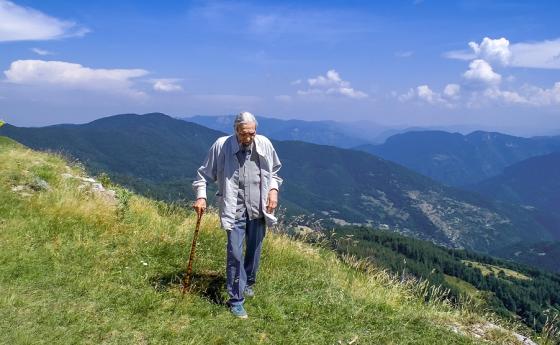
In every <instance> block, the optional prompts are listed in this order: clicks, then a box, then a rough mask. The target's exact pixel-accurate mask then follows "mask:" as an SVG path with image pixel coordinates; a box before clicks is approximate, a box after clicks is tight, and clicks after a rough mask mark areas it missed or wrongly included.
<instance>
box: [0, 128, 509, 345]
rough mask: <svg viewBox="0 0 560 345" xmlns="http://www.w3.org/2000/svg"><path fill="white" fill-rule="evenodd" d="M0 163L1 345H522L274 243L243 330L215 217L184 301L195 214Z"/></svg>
mask: <svg viewBox="0 0 560 345" xmlns="http://www.w3.org/2000/svg"><path fill="white" fill-rule="evenodd" d="M0 155H1V157H2V160H0V246H1V248H2V250H0V291H2V294H1V295H0V343H3V344H53V343H57V344H61V343H62V344H77V343H80V344H83V343H85V344H100V343H103V344H148V343H149V344H175V343H176V344H179V343H180V344H239V343H243V344H251V343H255V344H256V343H259V344H260V343H263V344H276V343H284V344H295V343H297V344H306V343H307V344H333V343H337V344H372V343H376V344H450V343H453V344H474V343H479V342H480V341H481V340H480V339H479V338H475V337H474V336H473V334H474V333H475V332H478V333H480V330H481V329H482V331H481V332H482V339H486V340H488V341H490V342H493V343H502V344H514V343H516V340H515V338H514V337H513V336H512V335H511V334H509V332H507V331H505V330H503V329H502V328H493V327H487V326H485V325H487V323H486V321H485V320H484V319H482V318H481V317H480V316H478V315H477V314H476V313H475V312H469V311H468V310H467V309H465V310H461V311H460V310H455V309H453V308H451V307H450V306H449V305H448V304H447V303H445V302H442V301H438V300H435V301H432V302H429V303H425V302H424V295H425V294H426V291H425V289H423V288H422V286H421V285H416V284H412V283H409V284H404V285H402V284H398V283H397V282H396V281H394V280H393V279H392V278H391V277H389V276H388V275H387V274H386V273H385V272H384V271H380V270H377V269H375V268H373V267H369V268H367V267H368V266H367V265H365V264H364V263H360V262H357V261H355V260H352V259H351V258H347V259H346V260H344V261H342V260H340V259H339V258H337V256H336V255H335V254H334V253H333V252H330V251H328V250H325V249H321V248H318V247H312V246H310V245H306V244H303V243H300V242H295V241H293V240H291V239H289V238H288V237H286V236H283V235H279V234H276V233H273V232H271V233H269V235H268V237H267V239H266V241H265V248H264V252H263V267H262V270H261V272H260V277H259V283H258V286H257V289H256V291H257V297H256V298H255V299H253V300H250V301H248V302H247V303H246V307H247V310H248V312H249V315H250V318H249V320H238V319H235V318H233V317H232V316H231V315H230V314H229V312H228V310H227V308H226V307H225V306H224V305H223V303H224V298H225V295H224V292H225V291H224V286H223V285H224V278H223V277H224V257H225V255H224V254H225V252H224V251H225V234H224V232H223V231H222V230H220V229H218V220H217V217H216V216H215V214H213V213H212V212H210V213H209V214H208V215H207V216H205V218H204V220H203V223H202V232H201V236H200V240H199V247H198V252H197V253H198V256H197V260H196V263H195V268H194V271H195V280H194V284H195V285H194V289H193V291H192V292H191V293H189V294H187V295H185V296H183V295H182V294H181V292H180V279H181V276H182V274H183V273H182V272H183V271H184V268H185V261H186V258H187V256H188V250H189V243H190V240H191V236H192V231H193V227H194V222H195V219H194V217H193V215H192V214H191V212H190V211H188V210H184V209H181V208H178V207H173V206H171V205H167V204H164V203H161V202H155V201H152V200H149V199H146V198H143V197H140V196H137V195H134V194H130V193H127V192H125V191H124V190H122V189H120V188H119V187H117V186H113V188H114V189H115V190H116V196H115V197H113V195H112V194H111V193H110V192H108V191H99V186H96V185H95V184H93V183H91V182H87V180H84V179H83V178H84V177H85V176H84V172H83V170H82V169H81V168H79V167H75V166H69V165H68V163H67V162H66V161H64V160H63V159H62V158H60V157H58V156H54V155H49V154H44V153H37V152H34V151H32V150H29V149H26V148H25V147H23V146H21V145H19V144H17V143H15V142H13V141H12V140H9V139H7V138H3V137H0ZM364 267H366V268H367V269H365V270H364ZM424 286H425V285H424Z"/></svg>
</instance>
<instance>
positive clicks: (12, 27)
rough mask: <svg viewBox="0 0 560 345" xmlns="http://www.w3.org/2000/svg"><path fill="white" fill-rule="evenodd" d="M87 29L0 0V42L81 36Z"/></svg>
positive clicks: (5, 0)
mask: <svg viewBox="0 0 560 345" xmlns="http://www.w3.org/2000/svg"><path fill="white" fill-rule="evenodd" d="M87 32H89V30H88V29H85V28H83V27H79V26H78V25H77V24H76V23H74V22H70V21H64V20H60V19H57V18H54V17H50V16H48V15H46V14H44V13H42V12H40V11H37V10H35V9H33V8H30V7H22V6H18V5H16V4H14V3H13V2H11V1H7V0H0V42H7V41H29V40H52V39H58V38H64V37H70V36H83V35H84V34H86V33H87Z"/></svg>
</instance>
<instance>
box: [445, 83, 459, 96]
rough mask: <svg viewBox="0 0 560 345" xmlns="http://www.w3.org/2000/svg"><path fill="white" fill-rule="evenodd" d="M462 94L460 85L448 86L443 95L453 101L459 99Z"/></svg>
mask: <svg viewBox="0 0 560 345" xmlns="http://www.w3.org/2000/svg"><path fill="white" fill-rule="evenodd" d="M460 92H461V86H460V85H459V84H447V85H446V86H445V88H444V89H443V95H444V96H445V97H448V98H452V99H456V98H458V97H459V93H460Z"/></svg>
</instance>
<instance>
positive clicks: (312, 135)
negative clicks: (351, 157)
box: [182, 115, 387, 148]
mask: <svg viewBox="0 0 560 345" xmlns="http://www.w3.org/2000/svg"><path fill="white" fill-rule="evenodd" d="M234 118H235V115H224V116H193V117H185V118H183V119H182V120H186V121H190V122H194V123H198V124H199V125H203V126H205V127H208V128H212V129H215V130H218V131H222V132H224V133H233V127H232V124H233V120H234ZM257 121H258V122H259V126H258V132H259V133H261V134H263V135H266V136H267V137H269V138H271V139H276V140H300V141H305V142H308V143H313V144H320V145H332V146H337V147H342V148H350V147H354V146H358V145H363V144H367V143H380V142H383V140H385V138H386V136H384V135H383V134H382V133H383V132H385V131H387V127H384V126H380V125H377V124H374V123H371V122H367V121H362V122H336V121H303V120H281V119H275V118H269V117H258V118H257ZM380 135H381V138H380V137H379V136H380Z"/></svg>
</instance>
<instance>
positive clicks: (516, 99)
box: [484, 87, 529, 104]
mask: <svg viewBox="0 0 560 345" xmlns="http://www.w3.org/2000/svg"><path fill="white" fill-rule="evenodd" d="M484 96H485V97H487V98H489V99H491V100H497V101H501V102H503V103H508V104H526V103H529V101H528V100H527V99H526V98H525V97H523V96H521V95H520V94H519V93H517V92H515V91H507V90H506V91H503V90H500V89H499V88H497V87H491V88H488V89H486V90H485V91H484Z"/></svg>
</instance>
